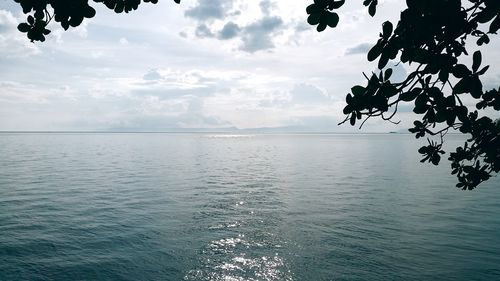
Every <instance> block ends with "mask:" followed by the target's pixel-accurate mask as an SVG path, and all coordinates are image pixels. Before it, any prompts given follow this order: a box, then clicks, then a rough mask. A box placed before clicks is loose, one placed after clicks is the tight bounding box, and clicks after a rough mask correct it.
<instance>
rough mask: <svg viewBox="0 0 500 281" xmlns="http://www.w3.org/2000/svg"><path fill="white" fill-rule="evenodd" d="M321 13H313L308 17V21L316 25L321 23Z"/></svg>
mask: <svg viewBox="0 0 500 281" xmlns="http://www.w3.org/2000/svg"><path fill="white" fill-rule="evenodd" d="M320 18H321V17H320V15H319V14H311V15H309V17H307V23H309V24H310V25H316V24H318V23H319V20H320Z"/></svg>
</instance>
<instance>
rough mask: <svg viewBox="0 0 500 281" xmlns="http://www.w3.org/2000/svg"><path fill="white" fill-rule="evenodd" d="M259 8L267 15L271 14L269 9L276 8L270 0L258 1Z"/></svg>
mask: <svg viewBox="0 0 500 281" xmlns="http://www.w3.org/2000/svg"><path fill="white" fill-rule="evenodd" d="M259 6H260V9H261V11H262V13H264V15H266V16H268V15H270V14H271V10H272V9H273V8H276V4H275V3H273V2H272V1H270V0H263V1H261V2H260V3H259Z"/></svg>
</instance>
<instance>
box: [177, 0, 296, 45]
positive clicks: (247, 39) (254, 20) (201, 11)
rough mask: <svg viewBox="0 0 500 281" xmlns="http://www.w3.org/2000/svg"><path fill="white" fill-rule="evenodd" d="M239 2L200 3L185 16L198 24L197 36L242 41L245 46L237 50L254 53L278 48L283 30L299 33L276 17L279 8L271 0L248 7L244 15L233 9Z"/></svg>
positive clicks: (217, 0) (228, 0) (204, 1)
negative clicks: (279, 37)
mask: <svg viewBox="0 0 500 281" xmlns="http://www.w3.org/2000/svg"><path fill="white" fill-rule="evenodd" d="M236 3H238V2H237V1H235V0H214V1H207V0H199V1H198V2H197V4H196V5H195V6H194V7H192V8H190V9H189V10H187V11H186V13H185V16H186V17H188V18H191V19H194V20H195V21H197V22H198V25H197V27H196V29H195V30H194V35H195V36H196V37H198V38H214V39H218V40H230V39H236V38H239V39H240V40H241V43H240V46H239V47H238V48H237V49H238V50H241V51H244V52H249V53H254V52H257V51H261V50H269V49H272V48H274V47H275V41H276V40H275V39H276V36H277V35H279V34H281V32H282V31H283V30H285V29H287V28H290V29H291V30H293V31H294V32H295V29H296V26H288V25H286V24H285V22H284V20H283V19H282V18H281V17H279V16H272V14H273V13H272V11H273V9H277V5H276V4H275V3H274V2H272V1H270V0H263V1H260V2H258V5H257V3H255V4H253V6H252V5H248V4H245V5H244V6H246V10H245V13H243V14H242V13H241V11H240V10H236V11H234V10H233V6H235V5H236ZM249 6H251V8H255V9H257V10H255V9H253V10H252V9H251V8H250V7H249ZM250 15H254V16H251V17H250ZM245 17H246V19H245ZM221 26H222V27H221Z"/></svg>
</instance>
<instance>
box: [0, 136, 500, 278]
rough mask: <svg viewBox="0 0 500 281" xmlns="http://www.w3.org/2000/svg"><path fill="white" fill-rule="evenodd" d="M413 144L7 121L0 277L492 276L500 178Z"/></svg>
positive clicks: (0, 162) (499, 251) (0, 139)
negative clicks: (462, 186) (467, 184)
mask: <svg viewBox="0 0 500 281" xmlns="http://www.w3.org/2000/svg"><path fill="white" fill-rule="evenodd" d="M462 142H463V140H462V139H460V137H458V136H452V140H451V141H449V144H459V143H462ZM415 143H416V141H415V140H413V137H412V136H408V135H253V136H251V135H218V134H212V135H210V134H0V280H228V281H229V280H500V216H499V213H500V189H499V188H500V180H499V178H498V177H497V178H495V179H493V180H491V181H490V182H488V183H485V184H483V185H482V186H480V188H479V189H478V190H476V191H473V192H463V191H460V190H457V189H456V188H454V184H455V179H454V178H453V177H452V176H450V175H448V174H449V164H448V163H446V161H445V162H444V163H443V164H442V165H441V166H439V167H437V168H436V167H433V166H430V165H423V164H419V163H418V159H419V155H418V153H417V152H416V149H417V147H416V144H415Z"/></svg>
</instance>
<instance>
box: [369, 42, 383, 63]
mask: <svg viewBox="0 0 500 281" xmlns="http://www.w3.org/2000/svg"><path fill="white" fill-rule="evenodd" d="M382 50H383V47H382V43H381V42H380V41H379V42H378V43H377V44H376V45H375V46H373V48H371V49H370V51H369V52H368V61H374V60H376V59H377V58H378V56H380V54H381V53H382Z"/></svg>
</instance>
